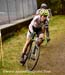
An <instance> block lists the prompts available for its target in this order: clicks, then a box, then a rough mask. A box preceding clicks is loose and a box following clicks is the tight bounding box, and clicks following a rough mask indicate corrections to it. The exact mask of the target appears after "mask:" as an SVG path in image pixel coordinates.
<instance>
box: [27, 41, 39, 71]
mask: <svg viewBox="0 0 65 75" xmlns="http://www.w3.org/2000/svg"><path fill="white" fill-rule="evenodd" d="M32 45H33V42H32V43H31V44H30V48H29V49H30V50H29V52H28V56H27V61H26V69H27V70H29V71H32V70H33V69H34V68H35V66H36V65H37V62H38V59H39V56H40V50H39V49H37V48H36V49H37V50H36V51H37V52H38V54H37V58H36V60H35V62H34V64H33V65H30V64H31V62H32V61H31V62H30V63H29V61H30V59H31V58H30V57H31V53H32V52H31V51H32V50H31V49H32ZM35 46H36V45H35ZM35 46H34V47H35ZM31 60H32V59H31Z"/></svg>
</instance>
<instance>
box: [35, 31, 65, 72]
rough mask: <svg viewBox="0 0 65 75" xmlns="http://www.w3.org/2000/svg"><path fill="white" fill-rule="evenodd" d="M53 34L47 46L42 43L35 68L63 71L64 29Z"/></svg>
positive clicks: (64, 61)
mask: <svg viewBox="0 0 65 75" xmlns="http://www.w3.org/2000/svg"><path fill="white" fill-rule="evenodd" d="M57 34H58V36H57ZM54 36H55V38H54V39H52V38H51V41H50V42H49V43H48V45H47V46H43V44H42V46H41V53H40V59H39V62H38V64H37V66H36V68H35V70H43V71H46V72H56V73H58V72H59V73H65V31H61V32H56V34H55V35H54Z"/></svg>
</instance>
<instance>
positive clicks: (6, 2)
mask: <svg viewBox="0 0 65 75" xmlns="http://www.w3.org/2000/svg"><path fill="white" fill-rule="evenodd" d="M36 9H37V1H36V0H0V25H2V24H5V23H11V22H12V21H15V20H19V19H23V18H26V17H28V16H30V15H32V14H33V13H35V11H36Z"/></svg>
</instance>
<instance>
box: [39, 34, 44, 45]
mask: <svg viewBox="0 0 65 75" xmlns="http://www.w3.org/2000/svg"><path fill="white" fill-rule="evenodd" d="M43 38H44V33H40V34H39V40H38V46H40V45H41V44H42V42H43Z"/></svg>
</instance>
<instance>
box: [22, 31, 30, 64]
mask: <svg viewBox="0 0 65 75" xmlns="http://www.w3.org/2000/svg"><path fill="white" fill-rule="evenodd" d="M30 40H31V34H30V32H29V31H28V33H27V38H26V43H25V45H24V47H23V51H22V56H21V57H22V59H21V63H23V61H24V55H25V54H26V52H27V48H28V46H29V43H30Z"/></svg>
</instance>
